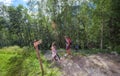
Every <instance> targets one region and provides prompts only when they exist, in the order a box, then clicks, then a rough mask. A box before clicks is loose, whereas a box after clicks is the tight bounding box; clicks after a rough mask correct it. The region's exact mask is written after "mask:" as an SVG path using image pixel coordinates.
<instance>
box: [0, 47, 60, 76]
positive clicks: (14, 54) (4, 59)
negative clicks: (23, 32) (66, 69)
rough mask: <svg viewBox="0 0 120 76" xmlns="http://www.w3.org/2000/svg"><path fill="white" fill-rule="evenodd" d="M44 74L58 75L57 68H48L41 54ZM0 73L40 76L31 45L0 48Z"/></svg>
mask: <svg viewBox="0 0 120 76" xmlns="http://www.w3.org/2000/svg"><path fill="white" fill-rule="evenodd" d="M41 57H42V61H43V67H44V71H45V76H59V75H60V74H61V73H60V71H59V69H58V68H49V67H50V66H51V63H48V62H47V60H46V59H45V58H44V56H43V55H42V54H41ZM0 62H1V63H0V65H1V66H0V74H1V75H2V76H8V75H9V76H40V75H41V70H40V66H39V61H38V59H37V57H36V53H35V50H34V49H33V48H31V47H24V48H20V47H18V46H13V47H12V46H11V47H4V48H2V49H0Z"/></svg>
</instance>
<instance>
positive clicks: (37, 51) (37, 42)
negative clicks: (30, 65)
mask: <svg viewBox="0 0 120 76" xmlns="http://www.w3.org/2000/svg"><path fill="white" fill-rule="evenodd" d="M41 43H42V40H39V41H36V40H34V47H35V50H36V55H37V58H38V61H39V64H40V68H41V71H42V76H44V69H43V66H42V59H41V57H40V53H39V49H38V45H39V44H41Z"/></svg>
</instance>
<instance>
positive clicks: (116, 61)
mask: <svg viewBox="0 0 120 76" xmlns="http://www.w3.org/2000/svg"><path fill="white" fill-rule="evenodd" d="M46 58H48V59H49V58H50V55H47V54H46ZM53 66H55V67H59V68H60V70H61V72H62V76H120V56H116V55H112V54H95V55H89V56H81V55H74V56H71V57H61V61H60V62H57V64H53Z"/></svg>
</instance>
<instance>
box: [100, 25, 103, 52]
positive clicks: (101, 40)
mask: <svg viewBox="0 0 120 76" xmlns="http://www.w3.org/2000/svg"><path fill="white" fill-rule="evenodd" d="M100 49H101V50H102V49H103V24H102V25H101V39H100Z"/></svg>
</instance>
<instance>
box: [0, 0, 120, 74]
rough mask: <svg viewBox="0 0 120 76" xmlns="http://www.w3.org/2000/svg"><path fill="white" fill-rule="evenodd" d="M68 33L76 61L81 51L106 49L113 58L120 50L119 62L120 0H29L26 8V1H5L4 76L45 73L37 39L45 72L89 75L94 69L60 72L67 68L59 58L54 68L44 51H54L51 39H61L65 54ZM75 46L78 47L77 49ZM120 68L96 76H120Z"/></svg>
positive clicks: (0, 22)
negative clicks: (71, 72) (87, 71)
mask: <svg viewBox="0 0 120 76" xmlns="http://www.w3.org/2000/svg"><path fill="white" fill-rule="evenodd" d="M64 36H68V37H70V38H71V40H72V44H71V51H72V53H73V58H72V59H73V62H74V60H76V59H81V58H80V56H83V60H84V59H85V58H84V56H85V57H86V56H88V55H89V56H90V55H91V54H95V55H97V54H100V56H101V54H107V55H105V56H107V57H108V58H110V57H111V54H115V56H113V57H111V60H114V58H116V55H117V58H116V59H118V60H116V64H115V66H118V65H120V61H119V58H120V56H119V55H120V0H28V2H27V7H25V6H24V5H21V4H20V5H18V6H13V5H10V6H7V5H4V4H2V3H1V4H0V65H1V66H0V75H1V76H41V71H40V68H39V62H38V61H37V58H36V55H35V51H34V50H35V49H34V46H33V42H34V40H39V39H41V40H42V44H40V46H39V49H40V53H41V58H42V60H43V67H44V71H45V75H44V76H89V73H88V75H86V74H83V73H81V74H83V75H81V74H78V73H76V72H75V73H76V74H77V75H72V74H71V75H67V74H66V73H65V74H64V75H63V74H62V75H60V74H61V71H59V70H61V68H62V71H63V70H65V69H63V65H62V66H61V67H58V66H59V64H56V63H54V67H55V68H49V67H48V66H51V65H52V66H53V64H52V62H49V61H47V60H46V58H45V57H44V56H45V54H46V53H48V52H49V53H50V51H48V50H50V47H51V44H52V42H54V41H55V42H56V46H57V49H58V53H59V54H60V56H61V57H62V55H63V54H64V53H65V46H66V45H65V39H64ZM76 46H78V48H77V52H76V51H75V50H76ZM61 50H62V51H61ZM76 55H77V57H75V56H76ZM97 57H98V56H97ZM101 57H102V56H101ZM48 58H49V57H48ZM88 58H91V57H88ZM112 58H113V59H112ZM91 59H92V58H91ZM93 59H94V57H93ZM108 60H109V59H108ZM66 61H67V60H66ZM89 61H90V60H88V62H89ZM14 62H15V63H14ZM63 62H64V63H66V62H65V61H63ZM68 62H70V60H69V59H68ZM73 62H70V63H71V64H72V63H73ZM81 62H83V61H81ZM81 62H80V63H79V64H81ZM106 63H107V62H106ZM73 64H74V63H73ZM73 64H72V65H73ZM83 64H84V63H83ZM9 65H10V66H9ZM16 66H19V67H16ZM110 66H112V65H110ZM71 68H72V66H71ZM11 69H12V70H11ZM83 69H84V68H83ZM115 69H116V68H115ZM67 70H68V69H67ZM116 71H117V73H114V74H112V73H111V74H110V73H108V72H107V73H106V75H102V73H101V74H98V75H97V76H110V75H111V76H119V75H120V68H117V70H115V72H116ZM62 73H63V72H62ZM42 76H43V75H42ZM90 76H96V75H95V74H93V75H90Z"/></svg>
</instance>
